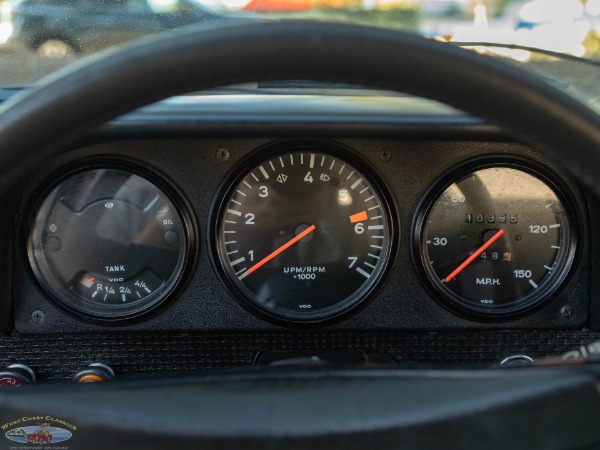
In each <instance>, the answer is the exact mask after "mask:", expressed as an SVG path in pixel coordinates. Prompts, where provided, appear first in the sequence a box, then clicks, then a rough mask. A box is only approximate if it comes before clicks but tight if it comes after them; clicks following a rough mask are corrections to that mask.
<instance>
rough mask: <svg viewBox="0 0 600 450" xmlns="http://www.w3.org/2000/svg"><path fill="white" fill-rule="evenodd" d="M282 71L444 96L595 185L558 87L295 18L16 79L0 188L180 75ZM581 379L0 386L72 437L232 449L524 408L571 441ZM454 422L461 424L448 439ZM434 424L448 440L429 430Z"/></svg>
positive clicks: (471, 56)
mask: <svg viewBox="0 0 600 450" xmlns="http://www.w3.org/2000/svg"><path fill="white" fill-rule="evenodd" d="M286 79H294V80H298V79H302V80H323V81H332V82H344V83H357V84H364V85H369V86H375V87H379V88H386V89H389V90H394V91H400V92H405V93H410V94H415V95H418V96H422V97H427V98H431V99H434V100H437V101H441V102H443V103H447V104H449V105H451V106H453V107H456V108H458V109H461V110H464V111H466V112H468V113H471V114H473V115H476V116H479V117H482V118H484V119H486V120H488V121H489V122H491V123H494V124H497V125H499V126H501V127H503V128H504V129H506V130H507V131H509V132H511V133H512V134H513V135H514V136H515V137H516V138H517V139H519V140H521V141H523V142H525V143H527V144H529V145H531V146H533V147H535V148H537V149H540V150H542V151H545V152H546V153H547V154H548V155H549V156H550V157H551V158H553V159H554V160H555V161H557V162H559V163H561V164H563V165H564V166H565V167H567V168H568V169H569V170H570V171H571V172H572V173H573V174H574V175H576V176H578V177H579V179H580V180H581V181H582V182H583V183H584V184H586V185H587V186H588V187H589V188H590V189H592V190H593V191H594V192H596V193H597V194H600V183H598V180H600V151H599V150H600V119H599V118H598V115H597V114H596V113H594V112H593V111H591V110H590V109H589V108H587V107H586V106H584V105H582V104H581V103H580V102H578V101H577V100H575V99H573V98H571V97H570V96H568V95H567V94H565V93H563V92H561V91H559V90H558V89H556V88H554V87H552V86H550V85H548V84H546V83H544V82H543V81H540V80H539V79H537V78H535V77H534V76H532V75H529V74H527V73H524V72H522V71H520V70H518V69H517V68H514V67H511V66H508V65H506V64H504V63H502V62H500V61H498V60H495V59H492V58H489V57H485V56H482V55H478V54H475V53H473V52H469V51H466V50H463V49H460V48H456V47H454V46H450V45H446V44H442V43H439V42H435V41H433V40H427V39H424V38H421V37H418V36H414V35H410V34H405V33H401V32H397V31H389V30H383V29H373V28H367V27H361V26H355V25H347V24H330V23H318V22H302V21H300V22H287V21H285V22H259V23H255V22H248V23H246V22H243V23H240V22H236V23H231V24H226V25H223V24H221V25H219V26H213V27H210V28H207V27H203V28H200V29H191V30H184V31H179V32H175V33H172V34H169V35H167V34H161V35H160V36H157V37H154V38H149V39H146V40H143V41H141V42H139V43H136V44H133V45H129V46H126V47H124V48H122V49H121V50H118V51H114V52H110V53H108V54H104V55H100V56H96V57H93V58H90V59H88V60H86V61H83V62H81V63H78V64H75V65H73V66H71V67H69V68H67V69H65V70H63V71H61V72H58V73H55V74H53V75H51V76H50V77H48V78H46V79H45V80H43V81H42V82H41V84H39V85H38V86H37V87H34V88H32V89H30V90H27V91H25V92H23V93H22V94H20V95H16V96H15V97H13V98H11V99H10V100H9V101H6V102H5V103H3V104H2V106H1V107H0V136H1V140H0V167H2V169H3V170H2V177H1V178H0V194H4V193H6V192H8V191H9V190H10V189H11V188H12V187H14V186H15V185H16V184H17V183H19V182H22V181H23V180H24V177H26V176H27V174H28V173H29V172H30V171H31V170H32V169H33V168H35V167H36V165H38V164H39V163H41V162H42V161H43V160H45V159H47V158H49V157H51V156H54V155H57V154H59V153H60V152H61V151H64V149H65V148H67V146H68V144H70V143H73V142H75V140H76V139H77V138H79V137H81V136H83V135H84V134H85V133H86V132H87V131H90V130H91V129H93V128H94V127H96V126H98V125H100V124H101V123H103V122H105V121H107V120H109V119H111V118H114V117H116V116H118V115H120V114H123V113H126V112H128V111H130V110H132V109H134V108H137V107H140V106H143V105H146V104H149V103H151V102H154V101H157V100H160V99H163V98H165V97H168V96H171V95H175V94H181V93H185V92H190V91H194V90H200V89H207V88H213V87H219V86H223V85H230V84H236V83H245V82H253V81H262V80H286ZM469 374H470V375H469ZM469 376H470V377H472V378H469ZM465 377H467V378H465ZM595 379H596V377H595V376H594V375H593V374H592V373H590V372H589V371H584V370H583V369H582V370H580V371H577V370H570V371H565V370H562V369H553V370H548V371H544V373H543V374H539V373H538V372H535V373H533V372H531V371H529V370H524V371H522V372H520V373H519V374H513V373H511V374H508V373H507V372H504V373H503V374H502V375H497V374H494V373H492V374H487V375H486V374H481V372H479V373H475V372H466V374H465V373H463V374H457V373H448V372H445V373H443V375H434V374H431V373H412V374H408V375H407V374H405V373H400V372H395V371H388V372H383V373H379V374H374V373H370V372H364V371H362V372H341V373H340V372H318V373H296V374H287V375H277V376H275V375H273V374H270V375H269V374H267V375H265V374H247V375H239V376H236V377H232V378H227V379H220V378H209V379H204V380H201V381H198V380H195V381H194V382H190V380H184V381H173V380H172V381H168V382H163V381H148V382H142V381H140V382H139V383H138V384H136V383H133V384H131V385H128V387H122V386H121V387H119V386H118V384H115V385H114V386H108V385H107V386H86V387H85V390H84V389H80V388H78V387H76V386H59V387H53V388H52V390H51V392H49V391H50V390H49V389H48V388H45V389H44V390H40V388H37V389H34V390H23V391H22V392H14V391H11V392H6V393H5V392H4V391H2V393H0V405H2V410H3V411H5V412H6V411H9V412H11V414H13V413H14V414H13V416H14V417H22V416H20V415H18V414H24V415H29V416H35V415H37V414H38V413H39V414H40V415H48V414H52V415H54V417H60V416H61V415H62V416H67V417H77V418H78V419H77V420H78V423H80V424H81V425H80V427H79V428H80V430H82V433H81V434H80V436H81V437H80V438H78V439H79V442H81V444H78V445H83V447H82V448H89V449H92V448H107V447H106V446H108V448H118V447H119V444H118V442H117V441H116V440H114V439H121V438H123V437H125V441H123V445H125V446H127V442H129V443H131V445H135V446H137V447H144V448H152V446H153V445H156V446H157V448H159V447H160V446H161V445H167V443H169V442H173V444H172V445H173V446H174V447H177V448H197V446H200V445H202V444H204V445H208V446H210V447H211V448H232V447H234V446H239V445H243V447H244V448H246V449H248V448H255V447H256V448H264V447H266V446H269V448H305V447H311V446H315V445H316V446H325V445H327V446H328V447H329V448H359V447H360V448H364V447H365V446H370V447H373V446H382V445H386V444H387V445H395V444H400V445H402V444H405V445H407V446H409V447H411V448H415V447H426V446H431V445H433V446H435V444H436V442H437V444H438V445H439V446H444V447H454V448H458V447H466V446H471V447H481V446H482V445H485V446H486V447H488V448H489V447H490V446H491V447H496V446H498V447H499V448H506V447H508V446H510V447H512V448H518V447H528V446H534V447H535V446H538V447H539V444H540V442H539V441H535V442H532V441H531V439H532V437H531V436H530V435H529V434H528V433H527V432H526V431H527V430H525V429H523V427H522V426H521V427H520V428H518V429H517V430H516V431H515V430H514V429H511V426H517V425H518V424H519V423H521V424H522V423H523V422H526V423H528V424H529V427H531V428H529V427H528V430H529V431H530V430H531V429H535V427H536V426H539V427H546V428H548V433H549V434H548V436H549V439H550V438H551V439H554V440H553V441H551V442H552V445H553V446H560V443H561V442H562V443H563V444H568V445H564V446H570V447H577V446H582V447H583V446H584V445H586V444H590V443H597V442H600V436H598V433H599V432H598V431H597V428H598V427H597V426H596V424H594V423H593V422H590V421H592V420H593V418H594V417H599V416H600V406H599V405H598V403H599V402H598V401H597V400H594V399H596V398H597V392H596V389H595ZM486 382H487V383H488V384H486ZM152 383H153V384H152ZM490 390H491V391H490ZM486 392H487V394H485V393H486ZM234 394H235V395H234ZM573 399H576V400H573ZM482 400H485V402H483V403H482ZM552 401H554V402H555V403H554V404H553V403H552ZM282 402H287V404H288V405H290V406H289V408H287V409H285V408H283V406H282ZM548 405H556V406H548ZM135 408H138V414H137V415H136V414H135V413H134V411H135ZM532 408H533V409H532ZM558 409H560V411H557V410H558ZM165 410H166V411H168V414H166V413H164V412H163V411H165ZM233 410H235V411H236V412H235V413H233V412H232V411H233ZM290 411H292V413H291V414H290ZM481 411H487V412H490V414H483V413H481ZM532 411H535V412H532ZM553 412H554V414H556V417H554V416H553V415H552V414H553ZM583 412H585V414H583ZM558 413H560V414H558ZM286 414H288V415H286ZM557 417H560V418H561V419H560V421H558V420H555V419H556V418H557ZM186 418H187V419H186ZM287 418H289V421H287ZM178 420H180V422H178ZM186 420H188V421H190V422H189V424H188V426H187V427H185V426H183V425H184V423H183V422H181V421H186ZM544 420H546V421H547V422H544ZM519 421H520V422H519ZM557 421H558V422H561V421H562V425H560V424H557ZM548 424H551V425H552V429H550V428H549V427H548ZM587 425H589V426H587ZM86 426H89V428H90V429H89V430H88V431H89V437H87V438H86V437H85V436H87V434H85V433H86V431H85V430H86ZM153 426H156V429H154V428H153ZM574 427H575V428H574ZM577 427H579V428H577ZM482 430H483V431H482ZM128 433H129V434H128ZM133 433H137V435H135V434H133ZM160 433H163V434H160ZM461 433H462V434H461ZM463 434H464V438H465V439H466V440H464V439H463V440H457V439H458V438H459V437H460V436H463ZM561 435H562V437H561ZM136 436H137V437H136ZM467 436H468V438H467ZM442 437H443V438H445V439H446V441H443V442H442V441H439V440H438V441H436V439H441V438H442ZM134 438H135V439H137V441H135V442H136V444H133V442H134ZM565 438H568V439H569V440H567V441H565V440H564V439H565ZM86 439H88V440H86ZM107 439H110V440H107ZM478 439H479V440H478ZM560 439H563V440H562V441H561V440H560ZM170 440H171V441H170ZM594 440H595V441H594ZM549 442H550V441H549ZM83 443H86V444H85V445H84V444H83ZM555 444H556V445H555ZM542 445H543V442H542Z"/></svg>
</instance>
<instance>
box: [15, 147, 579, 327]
mask: <svg viewBox="0 0 600 450" xmlns="http://www.w3.org/2000/svg"><path fill="white" fill-rule="evenodd" d="M515 148H518V150H517V151H515V152H514V153H511V152H506V151H503V152H493V151H488V152H487V153H486V154H475V156H472V157H466V158H462V159H460V160H457V161H455V162H450V163H448V164H447V165H446V167H445V168H444V170H441V169H440V170H438V173H436V174H435V176H434V178H433V179H422V180H421V185H420V186H419V188H420V190H419V189H416V190H417V192H410V195H408V193H406V194H407V195H406V196H405V195H404V194H405V192H404V191H403V190H402V189H399V186H400V185H401V184H402V183H401V182H400V183H399V182H398V180H399V179H402V178H403V177H405V178H407V179H408V178H410V179H413V180H414V179H416V178H415V174H414V173H404V172H403V170H406V171H410V170H411V169H410V168H408V167H404V168H403V167H402V164H401V162H400V161H396V162H394V161H393V159H394V158H391V159H392V162H391V163H390V162H388V161H385V159H383V158H373V157H372V156H369V152H365V151H363V150H357V149H356V148H352V147H351V146H348V145H345V144H342V143H339V142H329V141H326V142H325V141H323V142H321V141H283V142H282V141H279V142H276V143H264V144H263V145H258V146H257V147H256V148H255V149H253V150H251V151H247V152H240V156H239V157H238V158H237V159H236V158H234V159H236V160H235V161H228V163H227V168H226V169H225V168H220V169H219V170H221V171H223V172H224V176H222V177H220V180H221V181H220V186H216V187H215V189H214V191H213V192H205V193H204V194H203V195H204V197H205V199H204V201H203V202H195V201H194V199H193V198H192V197H194V195H192V194H190V190H189V182H188V180H193V179H194V177H196V180H201V179H202V177H205V174H204V173H195V174H191V175H189V174H188V175H186V176H185V179H186V182H185V183H180V182H179V180H178V179H177V178H176V177H175V178H174V177H173V174H172V173H171V174H170V175H167V174H165V173H164V172H169V170H166V171H163V170H161V168H160V165H156V164H147V163H146V162H145V161H144V160H142V159H136V158H135V157H134V158H130V157H124V158H121V157H119V156H118V155H113V156H110V157H103V158H98V157H91V158H90V157H81V158H80V157H78V156H75V157H74V159H73V161H72V162H70V163H68V164H62V165H61V164H58V163H57V164H55V166H54V167H49V168H47V169H45V170H46V174H45V175H46V176H45V177H42V181H40V182H39V183H38V184H36V186H35V188H32V189H31V192H30V193H29V195H27V194H26V195H25V197H26V198H28V201H27V202H25V203H26V207H25V208H26V211H27V214H26V216H25V217H26V219H25V220H23V221H22V223H21V225H20V226H21V228H22V230H23V233H22V236H23V242H22V243H21V249H22V251H23V254H24V255H26V256H25V257H24V258H23V260H24V266H25V267H24V272H26V273H27V276H28V277H30V279H31V280H33V283H32V284H33V285H34V286H35V291H36V292H33V291H32V292H31V293H30V296H29V297H28V301H29V303H31V304H36V305H43V304H44V302H47V303H50V304H51V305H52V307H53V308H55V309H56V310H57V311H61V312H62V313H61V314H64V315H65V316H67V317H69V319H67V322H69V321H71V322H72V321H76V322H77V321H79V322H82V323H87V324H91V325H92V326H96V327H105V326H122V327H127V326H132V325H135V324H138V325H137V326H139V324H140V323H142V324H143V323H148V322H152V320H154V321H156V320H160V315H161V314H169V313H171V318H170V319H169V320H170V321H171V322H172V325H173V326H174V327H176V324H175V323H174V322H173V321H175V322H176V321H177V319H176V315H177V314H181V307H180V308H179V309H178V307H177V304H178V303H181V302H182V300H181V299H182V298H186V299H187V300H186V301H185V303H186V306H185V308H187V309H188V311H189V308H190V307H191V308H193V307H194V306H193V305H198V308H200V309H202V304H203V303H206V302H208V303H209V304H210V301H209V300H207V299H208V298H209V297H214V298H213V301H214V300H215V299H218V301H222V299H229V300H233V301H235V302H237V304H239V305H241V306H242V307H243V308H244V310H245V311H247V313H249V314H252V315H253V316H255V317H256V320H257V321H258V322H255V323H259V322H261V323H264V324H266V325H267V326H272V325H273V324H274V325H278V326H284V327H315V326H326V325H332V324H336V323H338V324H339V323H342V324H344V322H347V321H348V320H349V319H351V318H352V317H354V316H356V315H357V314H359V311H361V310H363V309H365V308H366V309H367V310H371V312H370V314H371V316H373V317H375V316H376V314H377V311H374V310H375V309H376V308H377V306H376V305H373V300H374V299H377V298H378V296H380V295H386V296H387V301H386V304H387V305H388V308H387V311H382V312H381V313H382V314H384V313H385V314H388V313H389V310H390V308H389V305H392V308H393V310H394V311H395V313H396V314H405V312H406V310H405V309H404V305H403V301H404V300H403V297H404V296H405V295H406V296H409V297H412V300H411V301H412V303H413V304H415V303H416V302H421V305H420V306H419V308H420V309H421V310H422V311H427V310H428V309H432V308H438V309H439V308H441V309H442V310H443V311H445V312H444V313H439V314H438V315H440V314H441V315H445V317H455V318H456V322H454V325H456V324H457V323H460V324H463V325H461V326H464V324H469V323H470V324H473V326H474V327H477V326H481V324H493V323H498V322H504V323H505V324H506V323H510V322H511V321H515V320H516V321H518V320H519V319H522V318H526V317H527V316H529V315H531V314H533V313H535V312H537V311H540V310H543V309H544V308H545V307H546V306H547V305H549V304H551V303H553V302H554V300H555V299H556V298H557V296H559V294H560V293H561V292H563V289H564V287H565V285H566V284H568V282H569V280H570V279H571V278H572V276H573V273H574V272H575V271H576V269H577V266H578V261H579V259H580V256H581V254H582V240H583V235H584V234H585V223H586V217H585V215H584V214H583V213H582V212H581V211H582V208H580V207H579V205H580V204H581V203H582V198H581V193H580V192H579V191H578V187H577V185H576V183H574V182H572V180H569V179H566V178H565V176H564V175H562V174H559V173H556V171H554V170H553V169H552V168H549V167H548V166H547V165H545V164H543V162H542V161H540V160H539V158H537V157H533V158H532V157H531V155H530V154H528V152H527V151H524V150H523V149H521V148H520V147H518V146H515ZM222 159H223V158H221V160H222ZM422 163H423V164H426V163H427V160H426V158H424V159H423V161H422ZM212 164H216V163H215V162H214V161H213V162H212ZM184 167H185V165H181V166H180V168H181V170H182V171H183V170H184ZM189 170H192V168H191V167H190V169H189ZM206 170H207V171H210V170H211V169H210V168H209V167H207V169H206ZM412 170H415V169H414V168H413V169H412ZM419 170H422V172H423V174H426V173H431V172H433V170H431V168H425V167H422V168H421V169H419ZM183 184H187V187H186V186H183ZM413 185H416V182H414V183H413ZM409 197H411V198H414V199H418V201H417V202H415V201H413V200H407V198H409ZM199 203H203V204H206V205H209V207H208V208H202V207H201V206H200V204H199ZM407 216H408V217H409V220H406V217H407ZM200 260H201V261H204V264H198V261H200ZM399 260H403V261H404V263H400V262H399ZM209 270H210V273H209ZM399 271H402V272H403V273H404V274H406V273H407V271H410V272H412V273H410V275H407V276H406V278H411V279H412V280H413V282H412V283H410V282H407V283H406V284H405V285H404V286H403V285H402V282H401V280H402V277H403V273H399ZM200 277H213V278H214V279H216V280H218V283H212V284H211V286H212V289H213V290H212V291H208V292H207V291H204V292H199V290H198V289H197V288H195V287H193V285H195V283H194V280H196V279H198V278H200ZM390 280H392V281H390ZM415 280H417V281H416V282H415ZM417 283H418V284H417ZM390 284H392V285H390ZM191 285H192V286H191ZM219 285H220V287H221V291H222V292H220V293H219V294H218V295H214V294H215V290H216V289H218V286H219ZM403 290H406V291H403ZM411 290H412V292H411ZM382 292H385V294H382ZM34 297H35V301H33V300H32V298H34ZM192 297H193V299H192ZM563 297H564V298H567V297H568V293H567V294H563ZM225 301H226V302H227V304H228V305H231V302H230V301H228V300H225ZM563 301H564V300H563V299H560V300H559V302H563ZM392 302H395V303H392ZM190 305H192V306H190ZM221 306H222V305H221ZM559 306H560V305H559ZM38 307H39V306H38ZM227 307H230V306H227ZM227 307H224V306H222V308H221V307H220V308H219V309H213V311H214V313H215V314H218V313H219V312H220V311H223V310H226V308H227ZM384 309H385V308H384ZM29 311H31V305H29V306H27V307H26V308H21V309H19V307H17V315H19V312H20V313H21V314H28V312H29ZM174 311H176V313H175V315H174ZM205 312H206V310H205V311H204V312H202V314H205ZM542 316H543V317H545V319H544V320H547V321H550V322H552V321H554V323H558V318H557V317H550V316H551V314H546V315H545V316H544V315H542ZM440 317H441V316H440ZM582 318H583V316H578V318H577V320H578V321H581V320H582ZM436 320H438V319H436ZM461 321H462V322H461ZM184 322H185V320H184ZM234 322H235V321H234ZM359 322H360V321H359ZM438 322H439V320H438ZM62 323H63V326H64V323H66V322H65V321H64V320H62ZM361 326H363V327H364V324H363V325H361ZM450 326H452V324H451V325H450ZM24 328H25V329H27V328H28V327H27V326H25V327H24ZM29 328H31V327H29ZM402 328H405V326H402ZM26 331H27V330H26ZM29 331H31V329H29Z"/></svg>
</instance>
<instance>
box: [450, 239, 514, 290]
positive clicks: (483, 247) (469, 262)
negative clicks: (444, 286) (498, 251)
mask: <svg viewBox="0 0 600 450" xmlns="http://www.w3.org/2000/svg"><path fill="white" fill-rule="evenodd" d="M503 234H504V230H503V229H499V230H498V231H497V232H496V234H494V235H493V236H492V237H491V238H490V239H489V240H488V241H487V242H486V243H485V244H483V245H482V246H481V247H479V249H478V250H477V251H476V252H475V253H473V254H472V255H471V256H469V257H468V258H467V259H466V260H465V262H464V263H462V264H461V265H460V266H458V267H457V268H456V269H454V271H453V272H452V273H451V274H450V275H448V276H447V277H446V279H445V280H444V282H446V283H447V282H449V281H452V280H453V279H454V277H456V275H458V274H459V273H460V272H462V270H463V269H464V268H465V267H467V266H468V265H469V264H471V263H472V262H473V261H474V260H475V258H477V257H478V256H479V255H481V254H482V253H483V252H484V251H485V249H487V248H488V247H489V246H490V245H492V244H493V243H494V242H496V241H497V240H498V238H499V237H500V236H502V235H503Z"/></svg>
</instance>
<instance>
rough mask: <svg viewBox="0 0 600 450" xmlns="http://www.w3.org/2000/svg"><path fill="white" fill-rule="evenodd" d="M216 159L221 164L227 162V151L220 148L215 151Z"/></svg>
mask: <svg viewBox="0 0 600 450" xmlns="http://www.w3.org/2000/svg"><path fill="white" fill-rule="evenodd" d="M217 159H218V160H219V161H223V162H225V161H227V160H228V159H229V150H227V149H226V148H220V149H219V150H217Z"/></svg>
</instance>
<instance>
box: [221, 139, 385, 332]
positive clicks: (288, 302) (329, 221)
mask: <svg viewBox="0 0 600 450" xmlns="http://www.w3.org/2000/svg"><path fill="white" fill-rule="evenodd" d="M359 167H360V168H359ZM363 167H364V166H363V165H360V166H358V165H356V164H355V163H352V162H350V161H349V160H348V159H346V158H344V157H340V156H339V155H337V154H331V153H329V152H326V151H323V150H321V149H320V148H312V147H306V148H293V149H289V148H288V149H287V151H286V150H285V149H283V150H282V151H280V152H278V153H276V154H275V155H274V156H271V157H269V158H268V159H264V160H262V161H259V162H258V164H256V165H254V166H252V167H251V169H250V170H246V171H244V172H243V173H241V174H240V176H238V177H237V178H236V179H235V181H234V182H233V183H232V185H230V187H229V189H228V190H227V192H226V193H225V195H224V199H223V201H222V203H221V205H220V207H219V209H218V212H217V213H216V217H215V224H214V234H215V235H214V239H215V243H214V245H215V250H216V255H217V260H218V267H219V269H220V271H221V272H222V273H223V275H224V279H225V281H226V284H227V286H228V287H229V288H230V289H231V291H232V292H233V294H234V295H235V297H236V298H237V299H238V300H239V301H240V302H241V303H242V305H244V306H246V307H249V308H250V309H251V310H252V311H254V312H259V313H261V314H262V315H263V316H265V315H266V316H268V317H271V318H276V319H280V320H285V321H288V322H303V323H307V322H313V323H316V322H322V321H325V320H328V319H332V318H336V317H339V316H340V315H342V314H344V313H346V312H348V311H349V310H351V309H353V308H355V307H357V306H358V305H359V304H361V303H362V302H364V301H365V299H366V298H367V297H368V295H369V293H371V291H372V290H373V289H374V287H375V286H376V285H377V283H378V282H379V281H380V280H381V279H382V276H383V275H384V272H385V269H386V266H387V264H388V261H389V258H390V255H391V254H392V246H393V242H394V233H395V231H396V230H395V225H394V221H393V220H392V218H391V214H390V205H389V203H388V201H387V200H386V198H385V197H384V195H383V194H382V191H381V189H380V187H379V183H378V182H377V180H376V179H375V177H374V175H372V174H370V173H369V172H368V171H367V170H366V168H365V169H363Z"/></svg>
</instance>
